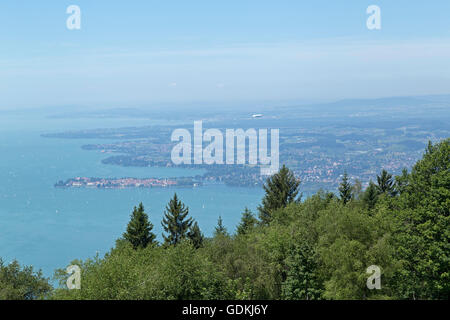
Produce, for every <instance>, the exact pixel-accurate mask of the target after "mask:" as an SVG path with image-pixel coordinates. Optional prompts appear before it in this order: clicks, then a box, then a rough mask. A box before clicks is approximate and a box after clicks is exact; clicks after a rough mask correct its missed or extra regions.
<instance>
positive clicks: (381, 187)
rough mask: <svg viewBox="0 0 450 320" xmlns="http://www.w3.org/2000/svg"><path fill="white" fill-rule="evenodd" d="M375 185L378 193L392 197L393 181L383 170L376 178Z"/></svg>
mask: <svg viewBox="0 0 450 320" xmlns="http://www.w3.org/2000/svg"><path fill="white" fill-rule="evenodd" d="M377 183H378V184H377V189H378V191H379V192H380V193H384V194H387V195H394V180H393V179H392V174H390V173H388V172H387V171H386V170H384V169H383V170H382V171H381V175H380V176H377Z"/></svg>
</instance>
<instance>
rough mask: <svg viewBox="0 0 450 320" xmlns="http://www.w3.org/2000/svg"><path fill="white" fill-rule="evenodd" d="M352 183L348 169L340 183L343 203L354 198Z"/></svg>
mask: <svg viewBox="0 0 450 320" xmlns="http://www.w3.org/2000/svg"><path fill="white" fill-rule="evenodd" d="M352 189H353V187H352V185H351V183H350V182H349V181H348V174H347V171H345V172H344V176H343V178H342V182H341V184H340V185H339V195H340V198H341V201H342V203H343V204H347V203H348V202H349V201H350V200H351V199H352Z"/></svg>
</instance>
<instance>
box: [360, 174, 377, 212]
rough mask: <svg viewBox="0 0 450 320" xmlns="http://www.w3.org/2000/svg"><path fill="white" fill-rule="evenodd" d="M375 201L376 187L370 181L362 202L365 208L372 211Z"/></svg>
mask: <svg viewBox="0 0 450 320" xmlns="http://www.w3.org/2000/svg"><path fill="white" fill-rule="evenodd" d="M377 200H378V189H377V186H376V185H375V184H374V183H373V182H372V181H370V182H369V186H368V187H367V189H366V191H364V195H363V201H364V203H365V204H366V206H367V208H368V209H369V210H372V209H373V208H375V205H376V204H377Z"/></svg>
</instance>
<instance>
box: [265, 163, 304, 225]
mask: <svg viewBox="0 0 450 320" xmlns="http://www.w3.org/2000/svg"><path fill="white" fill-rule="evenodd" d="M299 186H300V180H299V179H297V178H296V177H295V175H294V173H293V172H292V171H291V170H290V169H288V168H287V167H286V166H285V165H283V167H282V168H281V169H280V170H279V171H278V173H276V174H274V175H273V176H271V177H269V178H268V179H267V181H266V183H265V184H264V191H265V192H266V194H265V196H264V198H263V200H262V205H260V206H259V207H258V211H259V219H260V220H261V223H262V224H269V223H270V221H272V214H273V212H274V211H276V210H278V209H280V208H284V207H286V206H287V205H288V204H290V203H292V202H294V201H299V200H300V199H297V195H298V193H299ZM299 198H300V197H299Z"/></svg>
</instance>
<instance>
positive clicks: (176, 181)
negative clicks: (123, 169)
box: [54, 177, 202, 189]
mask: <svg viewBox="0 0 450 320" xmlns="http://www.w3.org/2000/svg"><path fill="white" fill-rule="evenodd" d="M201 184H202V183H201V182H199V181H194V179H192V178H170V179H169V178H165V179H160V178H88V177H76V178H71V179H68V180H66V181H62V180H61V181H58V182H57V183H55V185H54V186H55V188H98V189H124V188H167V187H191V188H193V187H198V186H201Z"/></svg>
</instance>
